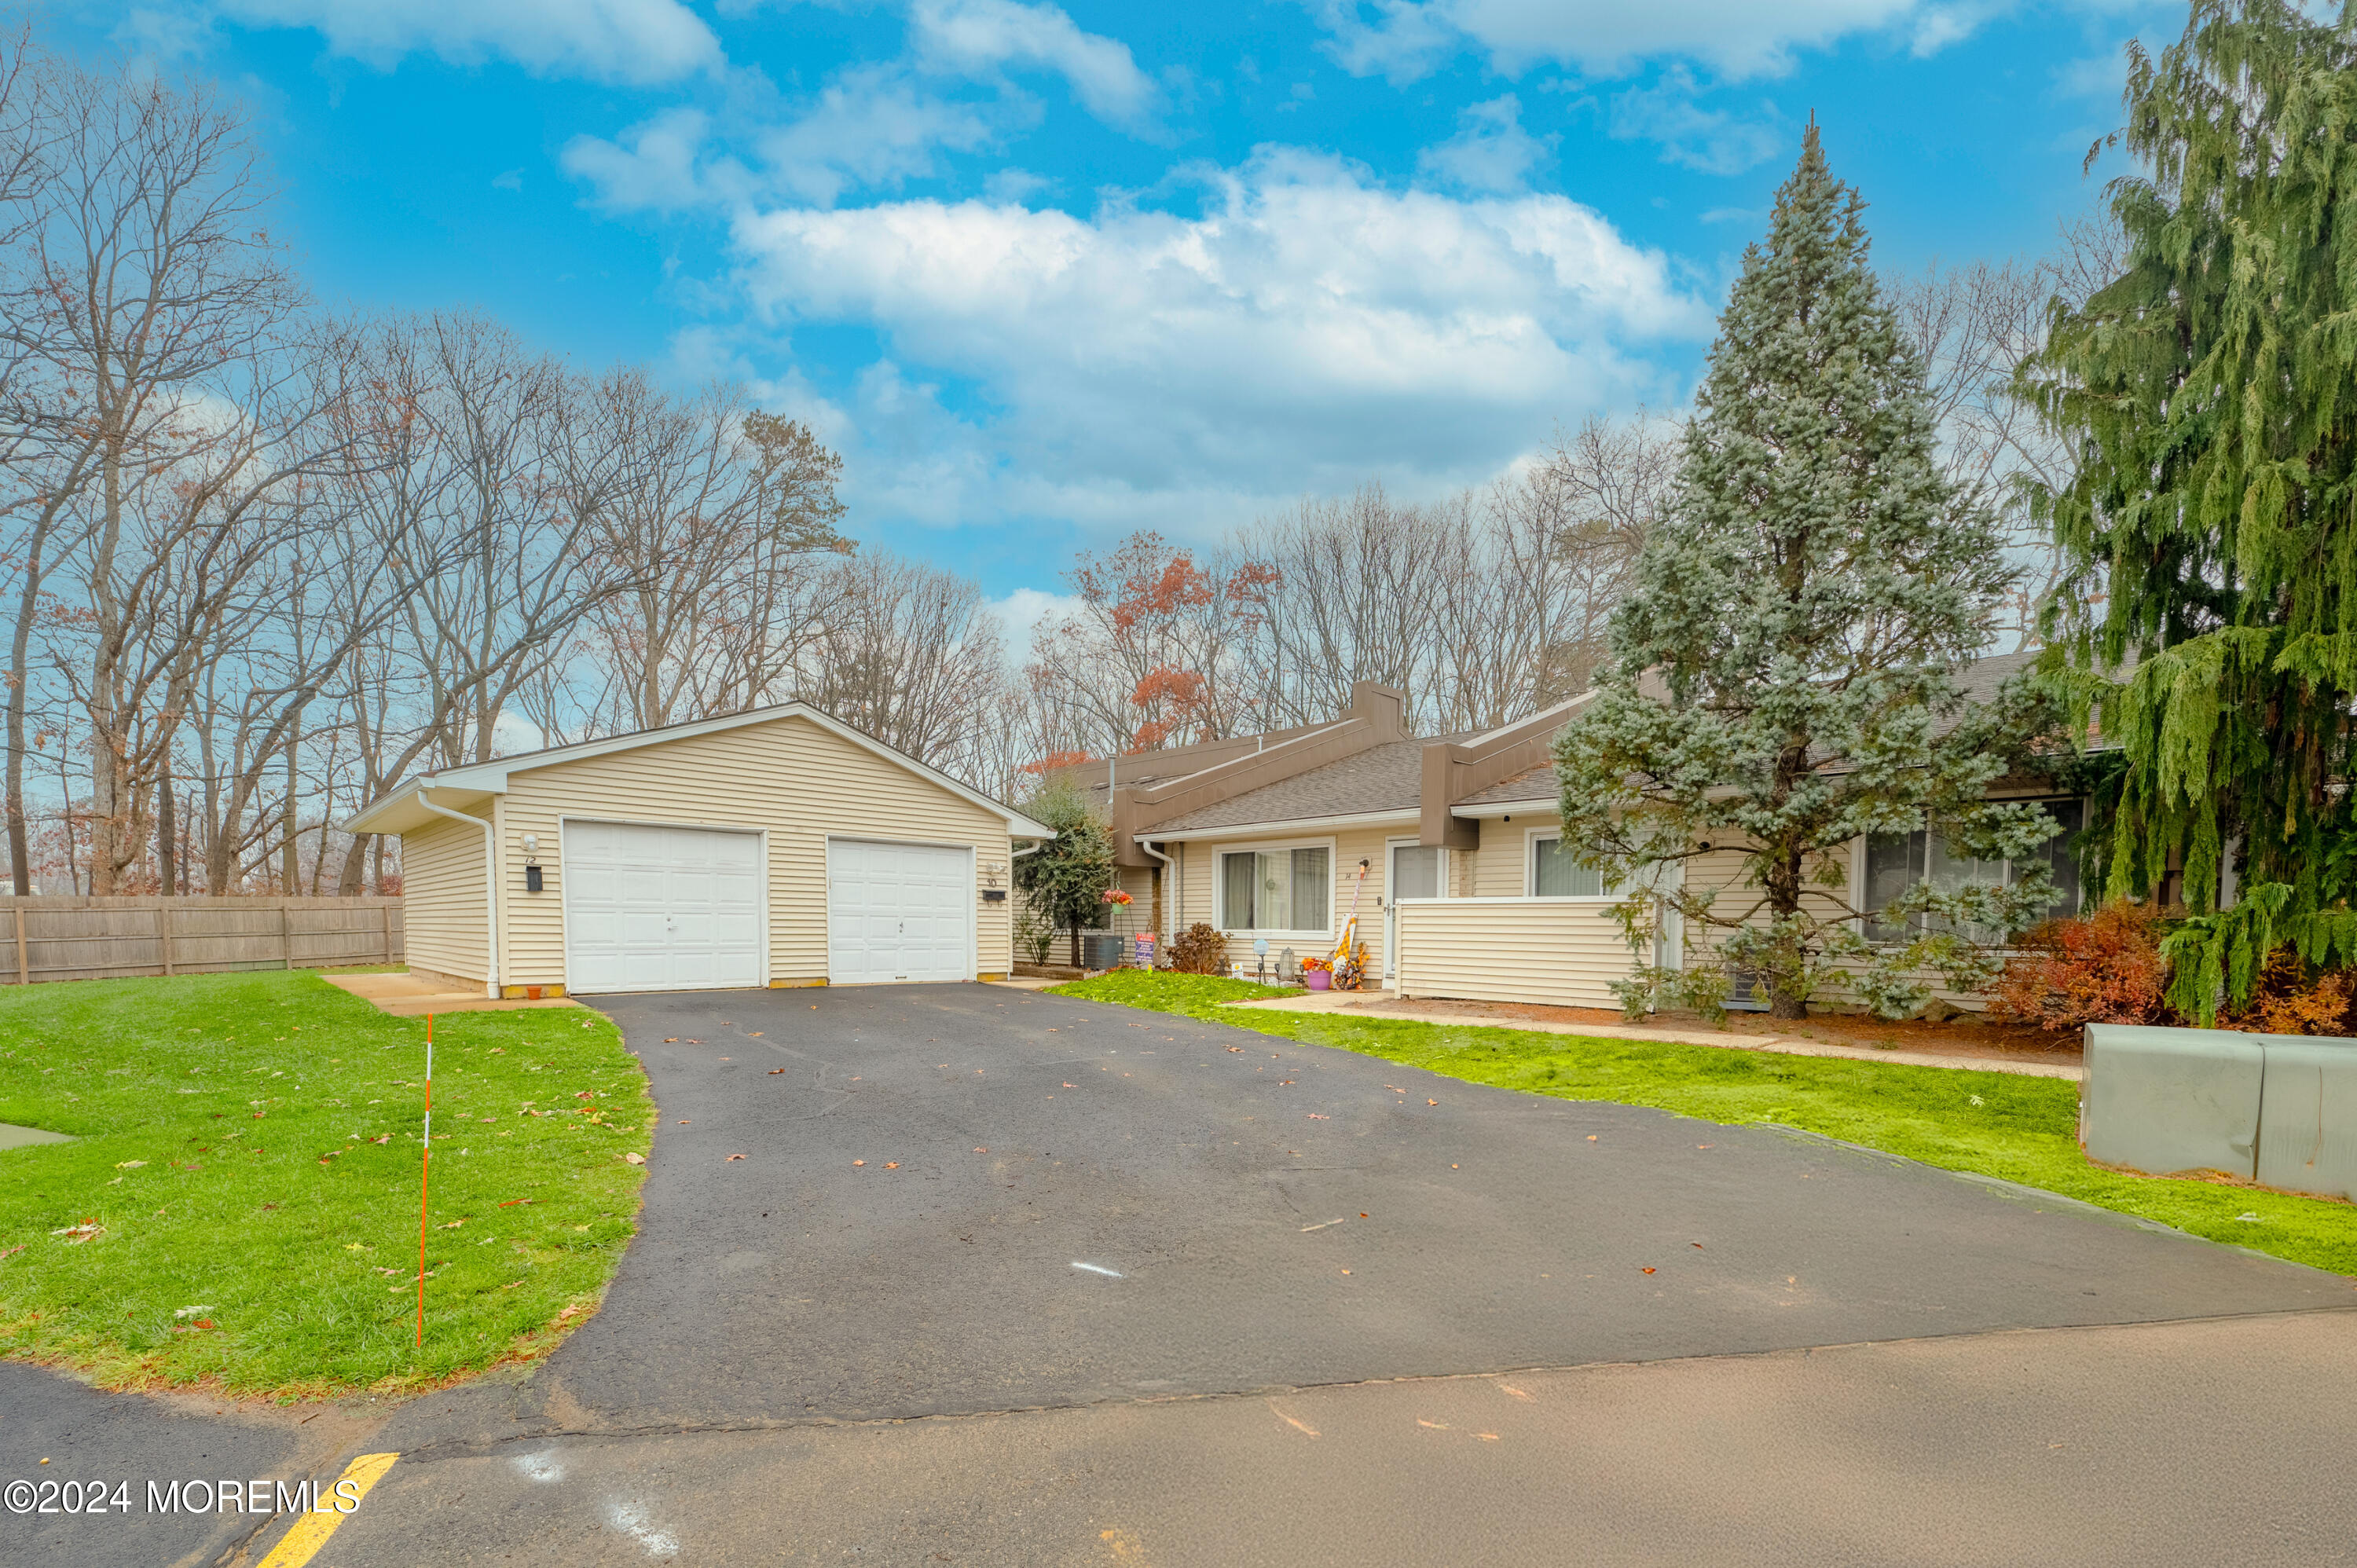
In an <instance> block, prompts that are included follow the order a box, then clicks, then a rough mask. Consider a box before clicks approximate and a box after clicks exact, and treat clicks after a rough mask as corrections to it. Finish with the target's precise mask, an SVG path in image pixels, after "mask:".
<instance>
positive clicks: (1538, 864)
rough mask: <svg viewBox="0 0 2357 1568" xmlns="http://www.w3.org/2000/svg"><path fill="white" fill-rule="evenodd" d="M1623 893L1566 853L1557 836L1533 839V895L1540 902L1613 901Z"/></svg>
mask: <svg viewBox="0 0 2357 1568" xmlns="http://www.w3.org/2000/svg"><path fill="white" fill-rule="evenodd" d="M1619 891H1620V883H1619V882H1618V881H1617V880H1607V879H1606V877H1605V875H1604V873H1602V872H1601V871H1598V869H1597V868H1596V867H1594V866H1592V865H1580V864H1579V862H1577V861H1576V860H1574V859H1572V858H1571V856H1570V855H1568V854H1566V853H1564V847H1563V840H1562V839H1561V838H1560V837H1558V836H1556V835H1555V834H1553V833H1548V834H1546V835H1544V836H1541V835H1539V834H1535V833H1534V834H1533V835H1532V836H1531V894H1532V896H1533V897H1538V898H1609V897H1612V896H1613V895H1614V894H1616V893H1618V892H1619Z"/></svg>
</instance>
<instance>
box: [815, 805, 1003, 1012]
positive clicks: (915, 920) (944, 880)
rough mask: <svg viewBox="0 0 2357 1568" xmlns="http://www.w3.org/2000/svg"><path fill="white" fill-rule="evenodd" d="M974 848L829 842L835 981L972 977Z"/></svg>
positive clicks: (830, 958) (831, 974)
mask: <svg viewBox="0 0 2357 1568" xmlns="http://www.w3.org/2000/svg"><path fill="white" fill-rule="evenodd" d="M970 860H971V857H970V854H969V852H967V851H966V850H963V849H958V848H950V847H947V846H943V845H939V844H896V843H880V842H876V841H869V840H852V839H837V840H835V841H834V842H833V843H830V844H829V846H828V875H827V974H828V978H829V979H830V980H831V981H833V982H834V983H836V984H842V985H856V984H872V983H891V982H895V981H909V982H920V981H948V980H964V979H967V978H969V977H970V974H971V968H970V960H969V957H968V954H969V952H970V950H971V939H970V932H971V930H972V921H973V908H972V895H971V893H970V892H969V889H968V881H969V866H970Z"/></svg>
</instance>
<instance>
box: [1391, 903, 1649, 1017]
mask: <svg viewBox="0 0 2357 1568" xmlns="http://www.w3.org/2000/svg"><path fill="white" fill-rule="evenodd" d="M1611 908H1612V900H1610V899H1609V898H1522V897H1511V898H1500V899H1491V898H1437V899H1415V900H1412V901H1411V902H1409V903H1405V904H1403V905H1401V906H1400V910H1399V923H1400V973H1399V993H1400V994H1401V995H1402V996H1436V997H1438V996H1447V997H1457V998H1460V999H1463V1000H1465V1001H1471V1002H1534V1003H1539V1004H1544V1005H1547V1006H1555V1007H1611V1008H1618V1007H1619V1006H1620V998H1618V997H1616V996H1614V995H1613V994H1612V993H1611V992H1610V991H1609V990H1608V989H1606V986H1605V983H1606V982H1607V981H1610V980H1619V979H1621V978H1623V977H1625V976H1626V975H1627V974H1628V972H1629V949H1628V947H1627V945H1626V944H1625V943H1623V942H1622V941H1621V940H1620V927H1619V926H1617V925H1615V924H1614V923H1613V921H1612V919H1611V918H1610V916H1609V910H1610V909H1611Z"/></svg>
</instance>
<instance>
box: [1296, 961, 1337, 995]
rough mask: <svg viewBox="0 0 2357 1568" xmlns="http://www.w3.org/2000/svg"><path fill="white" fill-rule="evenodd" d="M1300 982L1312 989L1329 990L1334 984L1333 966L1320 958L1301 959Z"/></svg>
mask: <svg viewBox="0 0 2357 1568" xmlns="http://www.w3.org/2000/svg"><path fill="white" fill-rule="evenodd" d="M1301 983H1302V984H1304V985H1306V986H1308V988H1309V989H1310V990H1312V991H1329V990H1331V989H1332V988H1333V985H1334V966H1333V965H1332V964H1330V963H1328V962H1327V961H1325V960H1324V959H1322V958H1305V959H1303V960H1302V961H1301Z"/></svg>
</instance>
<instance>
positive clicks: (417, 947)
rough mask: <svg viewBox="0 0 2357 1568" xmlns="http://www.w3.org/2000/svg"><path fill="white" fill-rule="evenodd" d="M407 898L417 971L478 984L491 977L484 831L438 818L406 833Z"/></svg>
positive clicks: (410, 950) (403, 867)
mask: <svg viewBox="0 0 2357 1568" xmlns="http://www.w3.org/2000/svg"><path fill="white" fill-rule="evenodd" d="M470 814H481V815H486V816H488V812H487V811H485V812H479V813H470ZM401 897H402V908H403V912H404V917H405V918H406V921H407V924H408V928H409V948H408V953H407V958H408V962H409V966H410V967H411V968H412V969H428V970H432V971H434V972H436V973H437V974H449V975H456V976H457V978H459V979H461V980H470V981H474V982H476V983H481V982H483V981H485V980H487V979H489V978H490V954H489V953H488V952H487V951H486V950H485V943H484V940H483V938H484V933H485V932H486V931H487V930H488V929H490V926H489V921H488V919H487V917H486V914H485V911H484V908H483V834H482V830H480V829H479V828H470V827H466V826H463V825H461V824H460V823H457V822H444V821H436V822H429V823H427V824H426V825H425V826H424V827H422V828H412V829H411V830H410V831H409V832H405V833H404V834H402V835H401Z"/></svg>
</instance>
